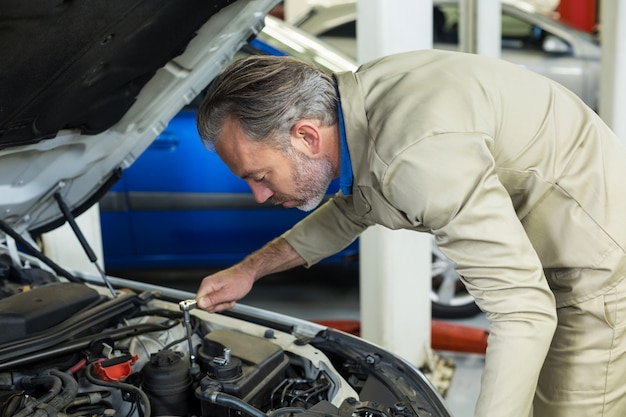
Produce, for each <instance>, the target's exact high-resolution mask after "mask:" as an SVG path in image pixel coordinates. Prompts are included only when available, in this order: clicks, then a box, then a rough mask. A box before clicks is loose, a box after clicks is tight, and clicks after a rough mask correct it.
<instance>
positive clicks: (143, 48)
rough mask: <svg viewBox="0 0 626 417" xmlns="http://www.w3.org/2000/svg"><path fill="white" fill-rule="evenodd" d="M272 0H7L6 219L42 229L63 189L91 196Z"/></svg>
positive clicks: (75, 205) (75, 202)
mask: <svg viewBox="0 0 626 417" xmlns="http://www.w3.org/2000/svg"><path fill="white" fill-rule="evenodd" d="M277 3H279V2H278V1H277V0H210V1H209V0H165V1H148V0H92V1H80V2H62V1H40V0H36V1H28V2H23V1H20V0H3V1H2V3H1V4H0V26H1V27H2V29H1V30H0V61H1V62H2V63H3V64H2V65H1V66H0V86H1V88H0V220H2V221H3V222H4V223H5V224H6V225H8V226H9V227H11V228H13V229H14V230H15V231H16V232H17V233H19V234H23V233H24V232H26V231H30V232H32V233H35V234H37V233H41V232H45V231H48V230H51V229H53V228H55V227H57V226H59V225H61V224H62V223H64V221H65V220H64V219H63V218H62V212H61V210H60V208H59V203H58V200H59V199H61V200H62V201H63V203H64V204H65V205H66V206H67V207H69V209H70V210H71V211H72V213H73V214H74V216H76V215H78V214H80V213H82V212H83V211H85V210H86V209H87V208H89V207H90V206H91V205H92V204H93V203H95V202H96V201H97V200H98V198H99V197H100V196H101V195H102V194H104V193H105V192H106V190H107V189H108V188H109V187H110V186H111V185H112V184H113V183H114V182H115V181H116V180H117V178H118V177H119V175H120V173H121V172H122V171H123V170H124V169H125V168H127V167H128V166H130V165H131V164H132V163H133V162H134V161H135V160H136V159H137V157H138V156H139V155H140V154H141V153H142V152H143V151H144V149H145V148H146V147H147V146H148V145H149V144H150V143H151V142H152V141H153V140H154V139H155V138H156V137H157V136H158V135H159V134H160V132H161V131H162V130H163V129H164V128H165V127H166V126H167V124H168V122H169V120H170V119H171V118H172V117H174V115H175V114H176V113H177V112H178V111H179V110H180V109H181V108H182V107H183V106H184V105H185V104H188V103H189V102H190V101H191V100H192V99H193V98H194V97H195V96H196V95H197V94H198V93H199V92H200V91H201V90H202V89H203V88H204V87H205V86H206V85H207V84H208V83H209V82H210V80H211V79H212V78H213V77H214V76H215V75H216V74H217V73H218V72H219V71H220V69H221V68H222V67H223V66H224V65H225V64H226V63H228V62H229V61H230V59H231V58H232V56H233V55H234V54H235V52H236V51H237V50H239V49H240V48H241V46H242V45H243V44H244V43H245V42H246V41H247V40H249V39H250V38H252V37H253V36H254V35H256V34H257V33H258V32H259V31H260V30H261V28H262V26H263V19H264V16H265V15H266V14H267V13H269V11H270V10H271V9H272V8H273V7H274V6H275V5H276V4H277ZM163 169H167V167H163Z"/></svg>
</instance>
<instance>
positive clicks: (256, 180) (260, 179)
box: [254, 175, 265, 182]
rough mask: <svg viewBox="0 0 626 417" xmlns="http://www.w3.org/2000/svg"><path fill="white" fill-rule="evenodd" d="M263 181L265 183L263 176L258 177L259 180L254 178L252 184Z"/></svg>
mask: <svg viewBox="0 0 626 417" xmlns="http://www.w3.org/2000/svg"><path fill="white" fill-rule="evenodd" d="M263 181H265V175H264V176H262V177H260V178H255V179H254V182H263Z"/></svg>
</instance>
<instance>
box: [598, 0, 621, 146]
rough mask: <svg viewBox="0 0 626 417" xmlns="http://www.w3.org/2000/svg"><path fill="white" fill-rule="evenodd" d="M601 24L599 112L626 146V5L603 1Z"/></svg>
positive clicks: (618, 2)
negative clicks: (625, 112)
mask: <svg viewBox="0 0 626 417" xmlns="http://www.w3.org/2000/svg"><path fill="white" fill-rule="evenodd" d="M600 21H601V22H602V28H601V30H602V32H601V37H602V61H601V62H602V66H601V76H600V97H599V104H598V112H599V114H600V116H601V117H602V119H604V121H605V122H607V123H608V125H609V126H611V128H612V129H613V131H614V132H615V133H616V134H617V136H618V137H620V138H621V140H622V141H623V142H624V143H625V144H626V118H625V117H624V115H623V113H624V109H626V26H624V22H626V4H624V2H623V1H603V2H602V3H601V10H600ZM620 22H621V23H622V24H621V25H620V24H619V23H620Z"/></svg>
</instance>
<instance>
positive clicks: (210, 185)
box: [100, 17, 358, 270]
mask: <svg viewBox="0 0 626 417" xmlns="http://www.w3.org/2000/svg"><path fill="white" fill-rule="evenodd" d="M294 45H295V46H296V48H294V47H293V46H294ZM241 53H242V54H272V55H296V56H298V57H299V58H301V59H306V60H309V61H311V62H314V63H316V64H317V65H318V66H320V67H322V68H323V69H324V70H327V71H329V72H330V71H337V70H350V69H353V68H355V64H354V63H353V62H352V61H351V60H350V59H348V58H345V57H343V56H342V55H341V54H339V53H338V52H334V51H333V50H332V49H331V48H329V47H327V46H324V44H323V43H321V42H319V41H318V40H316V39H315V38H314V37H312V36H309V35H306V34H305V33H303V32H301V31H299V30H298V29H295V28H293V27H292V26H290V25H287V24H285V23H283V22H281V21H279V20H277V19H275V18H272V17H267V18H266V26H265V28H264V30H263V31H262V32H261V34H260V35H259V36H258V37H257V39H255V40H254V41H253V42H252V43H251V46H250V45H247V46H246V47H245V49H244V50H242V51H241ZM200 101H201V96H200V97H198V98H196V99H195V100H194V101H193V102H191V103H190V104H189V105H188V106H186V108H184V109H183V110H182V111H180V112H179V113H178V114H177V116H176V117H174V119H172V121H171V122H170V123H169V125H168V126H167V128H166V129H165V130H164V131H163V133H162V134H161V135H160V136H159V137H158V138H157V139H156V140H155V141H154V142H153V143H152V144H151V145H150V147H149V148H148V149H146V151H144V152H143V154H142V155H141V156H140V157H139V158H138V159H137V160H136V161H135V162H134V163H133V165H132V166H130V167H129V168H128V169H126V170H125V171H124V174H123V175H122V177H121V179H120V180H119V181H118V183H117V184H116V185H115V186H114V187H113V188H112V189H111V190H110V191H109V192H108V193H107V194H106V195H105V196H104V198H103V199H102V200H101V202H100V212H101V215H100V216H101V225H102V240H103V250H104V261H105V265H106V268H107V269H108V270H125V269H138V268H181V267H186V268H198V267H201V268H205V267H216V268H218V267H224V266H228V265H231V264H233V263H236V262H237V261H239V260H241V259H243V257H244V256H246V255H247V254H249V253H250V252H252V251H254V250H256V249H258V248H260V247H261V246H262V245H264V244H265V243H267V242H268V241H270V240H271V239H273V238H275V237H276V236H278V235H280V234H281V233H283V232H284V231H286V230H288V229H289V228H290V227H291V226H293V225H294V224H295V223H296V222H298V221H299V220H301V219H302V218H303V217H304V216H305V215H306V213H305V212H302V211H300V210H293V209H286V208H283V207H281V206H272V205H269V204H267V205H265V204H262V205H260V204H258V203H256V202H255V201H254V198H253V196H252V194H251V191H250V189H249V187H248V185H247V184H246V183H245V182H244V181H243V180H241V179H240V178H238V177H236V176H234V175H233V174H232V173H231V172H230V171H229V169H228V167H227V166H226V165H225V164H224V163H223V162H222V161H221V160H220V159H219V157H218V156H217V154H216V153H214V152H210V151H208V150H207V149H205V148H204V146H203V145H202V143H201V141H200V138H199V136H198V132H197V129H196V122H195V118H196V109H197V106H198V105H199V102H200ZM336 189H338V187H337V185H336V184H332V185H331V188H330V189H329V194H333V193H334V192H335V191H336ZM357 254H358V244H357V243H356V242H355V243H353V244H352V245H351V246H349V247H348V248H346V249H345V250H344V251H342V252H340V253H338V254H336V255H335V256H333V257H331V258H328V259H327V260H325V261H324V262H325V263H332V264H346V263H353V262H354V261H355V260H356V259H357ZM355 264H356V263H355Z"/></svg>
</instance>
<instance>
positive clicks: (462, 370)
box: [107, 266, 487, 417]
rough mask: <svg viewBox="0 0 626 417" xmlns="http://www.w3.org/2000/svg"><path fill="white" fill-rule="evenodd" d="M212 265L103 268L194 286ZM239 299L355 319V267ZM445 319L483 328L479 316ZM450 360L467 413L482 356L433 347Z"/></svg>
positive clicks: (311, 315)
mask: <svg viewBox="0 0 626 417" xmlns="http://www.w3.org/2000/svg"><path fill="white" fill-rule="evenodd" d="M210 272H211V270H182V271H181V270H176V271H164V270H161V271H107V273H109V274H110V275H115V276H121V277H124V278H131V277H132V278H134V279H139V280H143V281H146V282H153V283H155V284H158V285H164V286H171V287H174V288H180V289H182V290H187V291H194V292H195V291H196V290H197V288H198V285H199V284H200V281H201V279H202V277H204V276H205V275H207V274H208V273H210ZM240 302H241V303H243V304H247V305H251V306H254V307H259V308H263V309H267V310H271V311H275V312H278V313H282V314H286V315H290V316H293V317H298V318H301V319H305V320H358V319H359V289H358V271H356V270H355V269H354V268H336V267H324V266H316V267H313V268H311V269H310V270H305V269H297V270H295V271H292V272H290V273H284V274H278V275H275V276H269V277H265V278H263V279H262V280H260V281H258V282H257V283H256V284H255V286H254V287H253V289H252V291H251V292H250V293H249V294H248V296H246V297H245V298H244V299H243V300H241V301H240ZM447 321H449V322H452V323H455V324H460V325H464V326H470V327H475V328H481V329H486V328H487V320H486V319H485V317H484V315H482V314H481V315H478V316H476V317H472V318H469V319H460V320H447ZM434 354H435V355H438V356H439V357H441V358H444V359H450V360H451V361H452V363H453V366H454V373H453V376H452V379H451V381H450V383H449V387H448V389H447V392H446V393H445V397H444V398H445V401H446V404H447V405H448V407H449V409H450V411H451V413H452V415H453V416H454V417H471V416H472V415H473V411H474V406H475V404H476V398H477V397H478V391H479V389H480V377H481V375H482V369H483V367H484V356H483V355H480V354H466V353H458V352H450V351H435V352H434Z"/></svg>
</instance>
